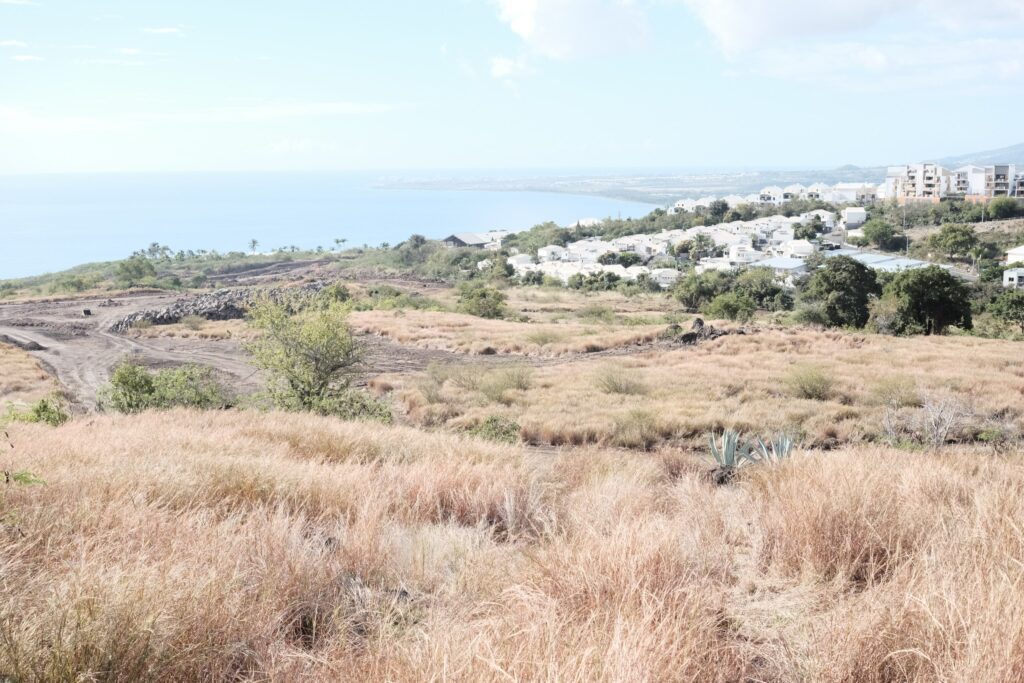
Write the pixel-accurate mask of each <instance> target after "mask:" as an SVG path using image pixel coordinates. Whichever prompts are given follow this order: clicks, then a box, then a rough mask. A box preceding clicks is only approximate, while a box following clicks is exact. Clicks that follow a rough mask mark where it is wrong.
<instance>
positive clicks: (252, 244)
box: [249, 239, 260, 254]
mask: <svg viewBox="0 0 1024 683" xmlns="http://www.w3.org/2000/svg"><path fill="white" fill-rule="evenodd" d="M258 246H260V243H259V241H258V240H256V239H251V240H249V249H250V251H252V253H254V254H255V253H256V247H258Z"/></svg>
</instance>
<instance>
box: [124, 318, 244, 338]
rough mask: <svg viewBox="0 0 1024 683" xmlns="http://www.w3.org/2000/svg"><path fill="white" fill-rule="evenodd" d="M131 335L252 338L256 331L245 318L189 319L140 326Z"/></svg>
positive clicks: (142, 336)
mask: <svg viewBox="0 0 1024 683" xmlns="http://www.w3.org/2000/svg"><path fill="white" fill-rule="evenodd" d="M131 335H132V336H134V337H138V338H141V339H157V338H160V337H175V338H178V339H204V340H211V341H215V340H219V339H243V340H246V339H252V338H254V337H255V333H254V331H253V330H252V328H250V327H249V325H247V324H246V322H245V321H244V320H203V319H198V318H197V319H189V320H185V321H183V322H180V323H174V324H173V325H149V326H140V327H137V328H135V329H133V330H132V331H131Z"/></svg>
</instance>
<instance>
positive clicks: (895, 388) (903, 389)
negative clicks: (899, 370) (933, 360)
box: [871, 377, 921, 410]
mask: <svg viewBox="0 0 1024 683" xmlns="http://www.w3.org/2000/svg"><path fill="white" fill-rule="evenodd" d="M871 397H872V399H873V401H874V403H876V404H877V405H881V406H889V407H891V408H895V409H897V410H898V409H900V408H919V407H921V392H920V390H919V389H918V387H917V382H915V381H914V380H912V379H911V378H909V377H888V378H885V379H883V380H881V381H879V382H878V383H877V384H875V386H874V387H872V388H871Z"/></svg>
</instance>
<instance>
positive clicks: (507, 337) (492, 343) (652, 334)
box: [349, 310, 665, 356]
mask: <svg viewBox="0 0 1024 683" xmlns="http://www.w3.org/2000/svg"><path fill="white" fill-rule="evenodd" d="M349 322H350V323H351V325H352V328H353V329H354V330H355V331H357V332H360V333H363V334H376V335H380V336H383V337H388V338H390V339H393V340H394V341H396V342H399V343H401V344H410V345H413V346H419V347H421V348H426V349H443V350H448V351H457V352H460V353H475V354H494V353H511V354H521V355H527V356H562V355H566V354H572V353H592V352H595V351H603V350H605V349H612V348H619V347H623V346H631V345H635V344H643V343H648V342H651V341H654V340H655V339H657V338H658V335H659V334H660V333H661V332H662V331H663V330H664V329H665V326H664V325H623V324H608V323H594V324H584V323H580V322H561V323H525V322H513V321H508V320H485V319H483V318H476V317H473V316H471V315H463V314H461V313H445V312H440V311H404V310H403V311H357V312H355V313H352V314H351V315H350V316H349Z"/></svg>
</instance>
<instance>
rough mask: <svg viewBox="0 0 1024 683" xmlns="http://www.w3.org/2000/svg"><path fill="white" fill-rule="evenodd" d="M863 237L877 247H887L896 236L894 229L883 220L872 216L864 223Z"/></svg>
mask: <svg viewBox="0 0 1024 683" xmlns="http://www.w3.org/2000/svg"><path fill="white" fill-rule="evenodd" d="M862 229H863V230H864V239H866V240H867V241H868V242H870V243H871V244H873V245H875V246H876V247H878V248H879V249H887V248H888V247H889V245H890V244H891V243H892V241H893V238H894V237H895V236H896V231H895V230H894V229H893V227H892V226H891V225H889V224H888V223H886V222H885V221H883V220H881V219H878V218H873V219H871V220H869V221H868V222H867V223H865V224H864V227H863V228H862Z"/></svg>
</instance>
